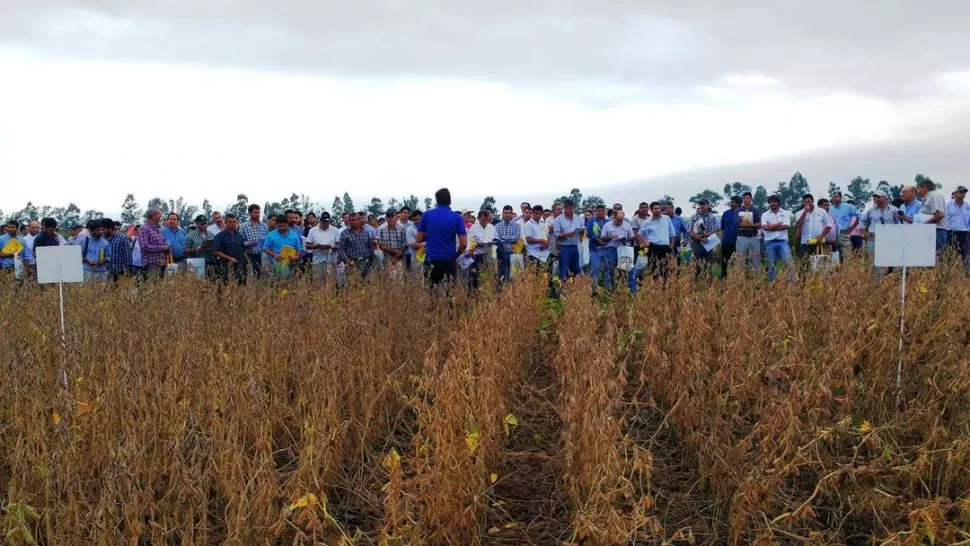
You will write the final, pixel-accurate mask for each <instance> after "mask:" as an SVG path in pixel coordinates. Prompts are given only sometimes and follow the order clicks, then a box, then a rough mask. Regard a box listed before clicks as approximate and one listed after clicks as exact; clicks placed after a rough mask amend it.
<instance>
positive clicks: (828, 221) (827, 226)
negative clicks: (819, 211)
mask: <svg viewBox="0 0 970 546" xmlns="http://www.w3.org/2000/svg"><path fill="white" fill-rule="evenodd" d="M830 231H832V218H831V217H830V216H829V215H828V214H826V215H825V220H824V221H823V226H822V233H819V234H818V237H817V238H816V240H817V241H819V242H823V241H824V240H825V236H826V235H828V234H829V232H830Z"/></svg>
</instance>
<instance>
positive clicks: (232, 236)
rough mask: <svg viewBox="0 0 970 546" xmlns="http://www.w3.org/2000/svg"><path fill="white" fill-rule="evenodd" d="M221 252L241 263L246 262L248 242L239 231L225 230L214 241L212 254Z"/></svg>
mask: <svg viewBox="0 0 970 546" xmlns="http://www.w3.org/2000/svg"><path fill="white" fill-rule="evenodd" d="M216 251H220V252H222V253H224V254H228V255H229V256H231V257H233V258H235V259H236V260H237V261H239V262H244V261H245V260H246V242H245V240H244V239H243V236H242V234H241V233H239V230H236V231H231V230H229V229H228V228H227V229H224V230H222V231H220V232H219V234H218V235H216V237H215V239H213V240H212V253H213V254H215V253H216Z"/></svg>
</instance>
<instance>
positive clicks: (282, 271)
mask: <svg viewBox="0 0 970 546" xmlns="http://www.w3.org/2000/svg"><path fill="white" fill-rule="evenodd" d="M284 248H290V249H292V251H293V254H295V256H292V255H291V256H281V254H283V249H284ZM263 252H265V253H266V255H267V256H269V257H270V258H271V259H272V261H271V265H272V268H273V271H274V272H275V273H276V275H277V276H278V277H282V278H288V277H291V276H292V275H293V268H294V267H295V266H298V265H299V264H300V255H301V254H302V253H303V239H302V238H301V237H300V234H299V233H298V232H297V230H296V229H293V228H291V227H290V223H289V221H288V220H287V218H286V215H285V214H280V215H279V216H277V217H276V229H274V230H273V231H271V232H269V233H268V234H267V235H266V239H265V240H264V241H263Z"/></svg>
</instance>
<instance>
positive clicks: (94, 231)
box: [84, 220, 104, 239]
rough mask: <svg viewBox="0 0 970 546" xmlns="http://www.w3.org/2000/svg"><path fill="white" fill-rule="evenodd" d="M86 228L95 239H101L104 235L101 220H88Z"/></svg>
mask: <svg viewBox="0 0 970 546" xmlns="http://www.w3.org/2000/svg"><path fill="white" fill-rule="evenodd" d="M84 227H86V228H88V233H90V234H91V237H94V238H95V239H100V238H101V236H102V235H104V226H102V225H101V220H88V222H87V223H86V224H85V225H84Z"/></svg>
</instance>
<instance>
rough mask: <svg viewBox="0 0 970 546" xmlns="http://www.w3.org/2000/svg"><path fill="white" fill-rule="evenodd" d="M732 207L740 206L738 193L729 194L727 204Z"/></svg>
mask: <svg viewBox="0 0 970 546" xmlns="http://www.w3.org/2000/svg"><path fill="white" fill-rule="evenodd" d="M729 206H730V207H731V208H732V209H736V208H738V207H740V206H741V197H740V196H738V195H732V196H731V202H730V205H729Z"/></svg>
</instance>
